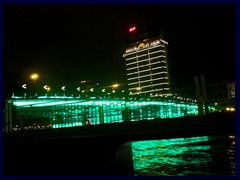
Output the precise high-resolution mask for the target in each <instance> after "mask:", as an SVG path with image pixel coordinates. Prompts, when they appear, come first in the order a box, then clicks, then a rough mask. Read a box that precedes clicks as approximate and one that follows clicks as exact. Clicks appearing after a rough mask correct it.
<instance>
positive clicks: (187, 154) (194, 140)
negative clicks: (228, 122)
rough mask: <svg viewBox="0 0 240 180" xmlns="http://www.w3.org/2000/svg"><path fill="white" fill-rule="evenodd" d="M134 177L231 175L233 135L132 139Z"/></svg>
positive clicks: (232, 172)
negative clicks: (133, 140)
mask: <svg viewBox="0 0 240 180" xmlns="http://www.w3.org/2000/svg"><path fill="white" fill-rule="evenodd" d="M131 145H132V155H133V166H134V172H135V174H134V175H135V176H234V175H235V136H233V135H231V136H228V137H225V136H201V137H191V138H176V139H163V140H148V141H135V142H132V144H131Z"/></svg>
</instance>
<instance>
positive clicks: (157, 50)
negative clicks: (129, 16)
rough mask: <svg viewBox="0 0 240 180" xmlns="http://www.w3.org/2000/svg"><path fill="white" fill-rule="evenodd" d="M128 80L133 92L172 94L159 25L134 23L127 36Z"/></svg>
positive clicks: (124, 56)
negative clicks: (149, 25)
mask: <svg viewBox="0 0 240 180" xmlns="http://www.w3.org/2000/svg"><path fill="white" fill-rule="evenodd" d="M125 44H126V51H125V53H124V54H123V58H124V60H125V64H126V73H127V84H128V90H129V94H130V95H136V94H141V95H143V94H145V95H150V96H160V95H167V94H170V84H169V74H168V63H167V55H166V45H167V44H168V42H167V41H165V40H164V39H163V38H162V35H161V33H160V28H158V27H144V28H138V27H131V28H130V29H129V36H127V37H126V41H125Z"/></svg>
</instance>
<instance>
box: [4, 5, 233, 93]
mask: <svg viewBox="0 0 240 180" xmlns="http://www.w3.org/2000/svg"><path fill="white" fill-rule="evenodd" d="M144 24H158V25H160V27H161V29H162V32H163V35H164V37H165V40H166V41H168V43H169V44H168V47H167V55H168V61H169V72H170V80H171V85H172V87H184V86H193V76H194V75H201V74H205V76H206V81H207V83H216V82H226V81H234V80H235V72H234V69H235V9H234V6H233V5H161V4H157V5H129V4H128V5H80V4H79V5H66V4H65V5H4V24H3V25H4V76H5V77H7V76H10V75H11V76H12V75H14V74H16V76H17V77H18V78H19V80H18V82H19V84H21V83H25V82H27V81H28V80H29V75H30V74H31V73H32V72H37V73H39V75H40V78H39V80H38V83H39V84H49V85H51V86H52V87H54V88H56V89H57V88H59V87H61V86H62V85H69V86H77V84H79V83H80V81H81V80H90V81H91V82H100V83H109V84H112V83H114V82H118V83H124V81H125V69H124V61H123V59H122V54H123V52H124V37H125V36H126V35H127V34H128V28H129V27H130V26H131V25H136V26H138V25H144Z"/></svg>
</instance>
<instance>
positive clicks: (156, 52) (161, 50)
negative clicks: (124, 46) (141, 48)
mask: <svg viewBox="0 0 240 180" xmlns="http://www.w3.org/2000/svg"><path fill="white" fill-rule="evenodd" d="M158 52H165V50H158V51H154V52H151V53H147V54H143V55H139V56H134V57H131V58H127V59H126V60H127V61H129V60H131V59H135V58H139V57H143V56H147V55H151V54H155V53H158Z"/></svg>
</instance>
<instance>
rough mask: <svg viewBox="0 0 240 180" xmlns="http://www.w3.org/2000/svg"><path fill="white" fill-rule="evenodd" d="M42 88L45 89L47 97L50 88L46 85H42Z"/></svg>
mask: <svg viewBox="0 0 240 180" xmlns="http://www.w3.org/2000/svg"><path fill="white" fill-rule="evenodd" d="M43 88H44V89H46V91H47V94H46V96H47V97H48V92H49V91H50V90H51V88H50V87H49V86H48V85H45V86H43Z"/></svg>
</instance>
